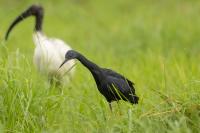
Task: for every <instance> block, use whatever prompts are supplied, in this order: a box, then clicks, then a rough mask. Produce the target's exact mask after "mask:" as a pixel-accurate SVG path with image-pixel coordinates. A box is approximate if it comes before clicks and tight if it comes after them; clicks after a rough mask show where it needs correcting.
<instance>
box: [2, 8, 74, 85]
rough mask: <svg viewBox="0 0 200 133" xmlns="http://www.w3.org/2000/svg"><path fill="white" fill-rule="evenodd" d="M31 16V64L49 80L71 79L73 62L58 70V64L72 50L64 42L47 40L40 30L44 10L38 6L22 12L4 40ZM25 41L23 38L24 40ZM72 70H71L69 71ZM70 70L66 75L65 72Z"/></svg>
mask: <svg viewBox="0 0 200 133" xmlns="http://www.w3.org/2000/svg"><path fill="white" fill-rule="evenodd" d="M30 16H33V17H35V27H34V32H33V41H34V44H35V51H34V56H33V62H34V64H35V66H36V68H37V70H38V71H39V72H40V73H43V74H46V75H47V76H48V77H49V79H50V80H53V79H55V77H56V79H57V80H58V81H59V82H60V81H61V82H62V80H63V79H64V77H67V78H68V79H71V77H72V76H73V74H74V71H75V68H73V66H74V65H75V61H74V60H71V61H70V62H68V63H66V65H65V66H64V67H63V68H62V69H60V70H59V71H57V70H58V68H59V64H61V63H62V61H63V60H64V59H65V53H66V51H69V50H71V49H72V48H71V47H70V46H69V45H68V44H66V43H65V42H64V41H62V40H60V39H57V38H48V37H47V36H46V35H45V34H44V33H43V30H42V24H43V17H44V9H43V7H42V6H40V5H31V6H30V7H28V8H27V9H26V10H25V11H24V12H22V13H21V14H20V15H19V16H18V17H16V18H15V20H14V21H13V22H12V23H11V25H10V26H9V28H8V30H7V32H6V35H5V40H7V39H8V37H9V34H10V32H11V31H12V29H13V28H14V27H15V26H16V25H17V24H18V23H20V22H21V21H23V20H24V19H26V18H28V17H30ZM24 40H25V38H24ZM71 69H72V70H71ZM68 70H71V71H70V72H69V73H68V74H66V72H67V71H68Z"/></svg>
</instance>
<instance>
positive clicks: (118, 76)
mask: <svg viewBox="0 0 200 133" xmlns="http://www.w3.org/2000/svg"><path fill="white" fill-rule="evenodd" d="M103 70H104V72H105V73H106V74H108V75H110V76H114V77H117V78H121V79H123V80H126V81H127V82H128V84H129V86H130V87H131V88H132V89H134V87H133V86H134V83H133V82H132V81H130V80H129V79H127V78H125V77H124V76H122V75H121V74H119V73H117V72H115V71H113V70H110V69H107V68H103Z"/></svg>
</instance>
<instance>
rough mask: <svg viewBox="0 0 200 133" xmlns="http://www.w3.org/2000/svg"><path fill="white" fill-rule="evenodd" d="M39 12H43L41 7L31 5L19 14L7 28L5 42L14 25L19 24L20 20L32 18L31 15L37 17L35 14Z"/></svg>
mask: <svg viewBox="0 0 200 133" xmlns="http://www.w3.org/2000/svg"><path fill="white" fill-rule="evenodd" d="M39 11H43V9H42V7H41V6H38V5H32V6H30V7H29V8H28V9H27V10H26V11H24V12H23V13H21V14H20V15H19V16H18V17H17V18H16V19H15V20H14V21H13V22H12V24H11V25H10V27H9V28H8V30H7V32H6V35H5V40H7V39H8V36H9V34H10V32H11V31H12V29H13V28H14V27H15V25H17V24H18V23H19V22H21V21H22V20H24V19H25V18H27V17H29V16H32V15H38V14H37V13H38V12H39ZM40 14H41V13H40Z"/></svg>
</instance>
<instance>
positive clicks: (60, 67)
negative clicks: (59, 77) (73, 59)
mask: <svg viewBox="0 0 200 133" xmlns="http://www.w3.org/2000/svg"><path fill="white" fill-rule="evenodd" d="M67 61H69V60H68V59H65V60H64V61H63V63H62V64H61V65H60V67H59V68H61V67H62V66H63V65H64V64H65V63H66V62H67Z"/></svg>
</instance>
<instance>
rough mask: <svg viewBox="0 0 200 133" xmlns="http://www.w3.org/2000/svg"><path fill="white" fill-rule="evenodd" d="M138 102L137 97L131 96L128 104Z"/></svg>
mask: <svg viewBox="0 0 200 133" xmlns="http://www.w3.org/2000/svg"><path fill="white" fill-rule="evenodd" d="M138 101H139V97H138V96H136V95H134V96H132V98H131V99H130V102H131V103H132V104H138Z"/></svg>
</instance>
